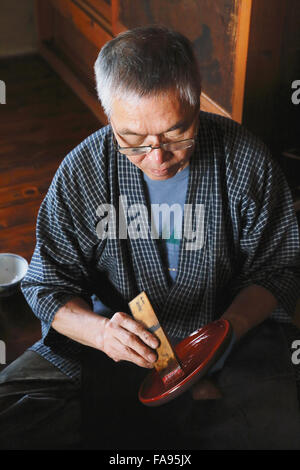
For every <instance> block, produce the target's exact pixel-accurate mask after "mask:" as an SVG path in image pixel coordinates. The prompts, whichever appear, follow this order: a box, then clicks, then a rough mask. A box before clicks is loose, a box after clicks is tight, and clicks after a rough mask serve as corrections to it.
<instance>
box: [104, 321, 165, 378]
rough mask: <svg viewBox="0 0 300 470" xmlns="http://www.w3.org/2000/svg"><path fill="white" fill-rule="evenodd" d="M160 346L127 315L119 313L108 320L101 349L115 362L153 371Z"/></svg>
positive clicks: (143, 328) (142, 327)
mask: <svg viewBox="0 0 300 470" xmlns="http://www.w3.org/2000/svg"><path fill="white" fill-rule="evenodd" d="M158 346H159V341H158V339H157V338H156V337H155V336H154V335H153V334H152V333H150V332H149V331H148V330H146V328H145V327H144V326H142V325H141V324H140V323H138V322H137V321H136V320H134V319H133V318H132V317H131V316H129V315H128V314H127V313H124V312H117V313H115V314H114V315H113V317H112V318H111V319H106V322H105V324H104V328H103V332H102V347H101V349H102V351H103V352H105V353H106V354H107V355H108V356H109V357H110V358H111V359H113V360H114V361H116V362H119V361H129V362H133V363H134V364H137V365H138V366H140V367H146V368H149V369H151V368H153V367H154V362H155V361H156V359H157V353H156V352H155V351H154V349H156V348H157V347H158Z"/></svg>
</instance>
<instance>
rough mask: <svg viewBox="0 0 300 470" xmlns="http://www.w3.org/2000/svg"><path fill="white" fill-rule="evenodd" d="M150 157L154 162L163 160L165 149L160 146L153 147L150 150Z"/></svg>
mask: <svg viewBox="0 0 300 470" xmlns="http://www.w3.org/2000/svg"><path fill="white" fill-rule="evenodd" d="M150 158H152V160H153V161H155V163H163V162H164V161H165V150H163V149H162V148H161V147H158V148H156V147H155V148H153V149H152V150H151V152H150Z"/></svg>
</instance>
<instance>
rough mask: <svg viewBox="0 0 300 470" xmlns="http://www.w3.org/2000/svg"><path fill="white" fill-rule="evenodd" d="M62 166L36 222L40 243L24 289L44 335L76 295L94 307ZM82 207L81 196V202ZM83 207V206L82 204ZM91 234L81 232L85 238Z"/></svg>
mask: <svg viewBox="0 0 300 470" xmlns="http://www.w3.org/2000/svg"><path fill="white" fill-rule="evenodd" d="M66 186H67V185H66V183H65V182H64V178H63V174H62V172H61V171H60V169H59V170H58V171H57V173H56V174H55V176H54V178H53V180H52V183H51V185H50V187H49V190H48V192H47V194H46V196H45V198H44V200H43V202H42V204H41V206H40V209H39V212H38V217H37V223H36V246H35V250H34V253H33V256H32V259H31V262H30V264H29V269H28V272H27V274H26V276H25V278H24V279H23V281H22V283H21V290H22V292H23V294H24V296H25V299H26V300H27V302H28V304H29V305H30V307H31V309H32V310H33V312H34V314H35V315H36V316H37V317H38V318H39V319H40V320H41V322H42V331H43V336H44V337H45V336H46V335H47V334H48V332H49V329H50V327H51V323H52V321H53V318H54V315H55V313H56V312H57V310H58V309H59V308H60V307H62V306H63V305H64V304H65V303H66V302H68V301H69V300H70V299H71V298H73V297H81V298H83V299H84V300H85V301H86V302H88V304H89V305H90V306H91V308H92V300H91V293H90V292H89V287H88V286H89V284H88V276H89V269H88V262H87V259H86V257H85V255H84V253H83V252H82V250H81V248H80V244H79V241H78V233H77V232H78V227H77V228H76V230H75V228H74V222H76V221H75V220H74V217H76V215H75V213H74V212H73V211H71V206H70V203H69V201H68V188H67V187H66ZM77 204H78V210H80V204H83V202H82V201H80V199H79V200H78V201H77ZM81 209H82V210H83V207H81ZM86 235H87V234H85V233H81V236H82V237H84V236H86Z"/></svg>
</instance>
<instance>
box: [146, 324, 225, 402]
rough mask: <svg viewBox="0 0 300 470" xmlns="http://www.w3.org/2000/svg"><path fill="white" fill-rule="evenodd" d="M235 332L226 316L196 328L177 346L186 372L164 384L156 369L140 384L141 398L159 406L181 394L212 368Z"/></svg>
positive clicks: (176, 349)
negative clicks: (225, 318)
mask: <svg viewBox="0 0 300 470" xmlns="http://www.w3.org/2000/svg"><path fill="white" fill-rule="evenodd" d="M231 335H232V329H231V325H230V323H229V321H227V320H223V319H221V320H216V321H214V322H212V323H209V324H208V325H206V326H204V327H203V328H200V329H199V330H197V331H194V333H192V334H191V335H190V336H188V337H187V338H185V339H184V340H182V341H180V343H178V344H177V345H176V346H175V347H174V351H175V353H176V356H177V358H178V360H179V362H180V365H181V367H182V369H183V371H184V376H182V375H180V376H179V377H178V378H177V379H176V378H174V380H172V381H171V382H168V383H167V384H164V383H163V381H162V379H161V377H160V375H159V374H158V372H157V371H156V369H153V370H152V371H151V372H150V373H149V374H148V375H147V376H146V378H145V380H144V381H143V383H142V385H141V387H140V390H139V400H140V401H141V402H142V403H143V404H144V405H147V406H159V405H163V404H164V403H167V402H168V401H170V400H173V399H174V398H176V397H178V396H179V395H181V394H182V393H183V392H185V391H186V390H188V389H189V388H190V387H191V386H192V385H193V384H194V383H195V382H197V381H198V380H199V379H200V378H201V377H203V376H204V375H205V374H206V373H207V372H208V371H209V370H210V369H211V368H212V366H213V365H214V364H215V363H216V361H217V360H218V358H219V357H220V356H221V355H222V353H223V352H224V350H225V349H226V347H227V345H228V343H229V342H230V338H231Z"/></svg>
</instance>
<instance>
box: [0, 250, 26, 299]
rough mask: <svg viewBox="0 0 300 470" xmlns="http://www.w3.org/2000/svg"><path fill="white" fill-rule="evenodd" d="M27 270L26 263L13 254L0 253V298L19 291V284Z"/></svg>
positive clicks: (20, 257) (23, 259)
mask: <svg viewBox="0 0 300 470" xmlns="http://www.w3.org/2000/svg"><path fill="white" fill-rule="evenodd" d="M27 270H28V263H27V261H26V259H25V258H22V256H19V255H15V254H14V253H0V297H6V296H9V295H12V294H14V293H15V292H16V291H17V290H19V286H20V283H21V281H22V279H23V278H24V277H25V275H26V273H27Z"/></svg>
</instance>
